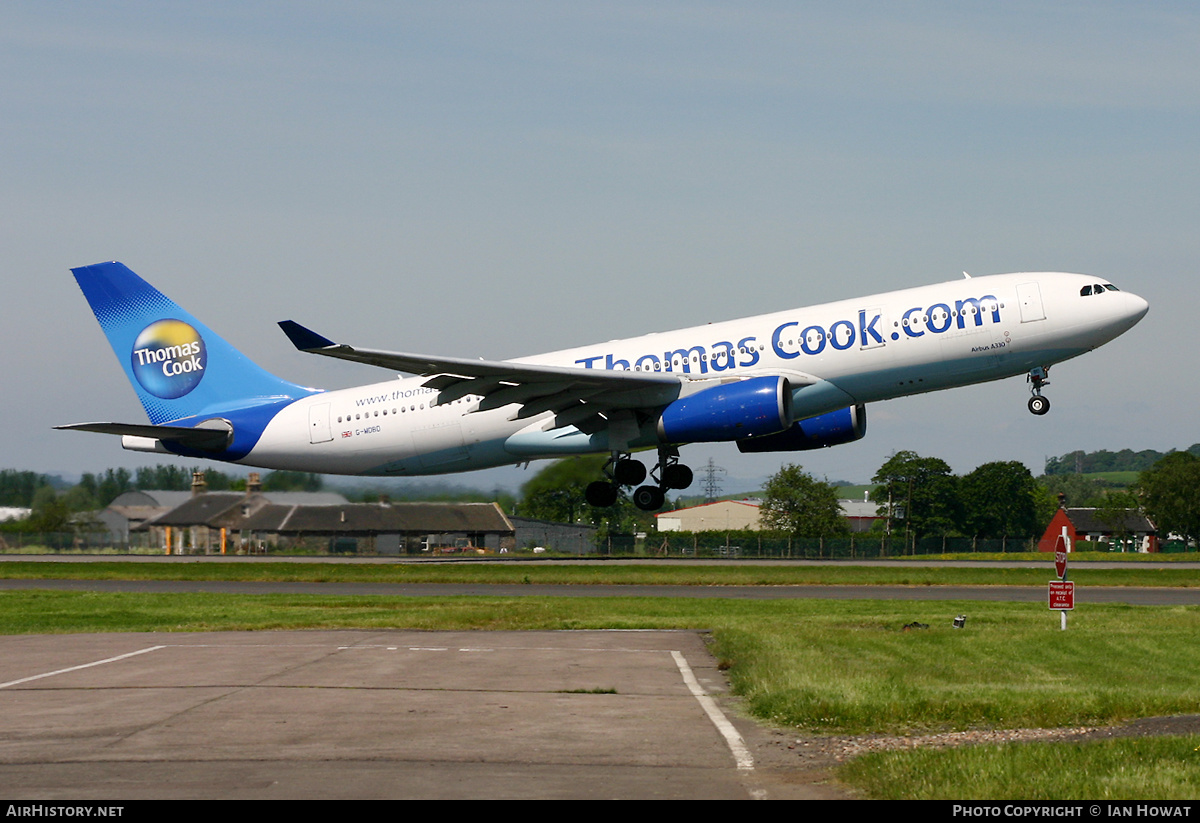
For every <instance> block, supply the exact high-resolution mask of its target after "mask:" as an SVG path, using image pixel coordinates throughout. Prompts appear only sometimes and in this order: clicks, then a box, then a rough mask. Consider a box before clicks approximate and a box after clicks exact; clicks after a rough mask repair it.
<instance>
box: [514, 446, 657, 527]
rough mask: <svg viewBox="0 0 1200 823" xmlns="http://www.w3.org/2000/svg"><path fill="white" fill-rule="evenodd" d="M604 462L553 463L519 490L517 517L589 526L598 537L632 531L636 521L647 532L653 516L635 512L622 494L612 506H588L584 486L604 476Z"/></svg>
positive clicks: (573, 460)
mask: <svg viewBox="0 0 1200 823" xmlns="http://www.w3.org/2000/svg"><path fill="white" fill-rule="evenodd" d="M607 462H608V457H606V456H605V455H589V456H587V457H568V458H565V459H563V460H555V461H554V462H553V463H551V464H550V465H548V466H546V468H544V469H542V470H541V471H539V472H538V473H537V474H536V475H534V476H533V477H532V478H531V479H530V480H529V482H527V483H526V484H525V485H523V486H522V487H521V501H520V503H518V504H517V512H516V513H517V515H518V516H520V517H534V518H537V519H539V520H554V521H557V522H559V523H581V522H582V523H589V524H591V525H593V526H599V527H600V530H601V531H600V535H601V536H604V535H607V534H618V533H628V532H630V531H633V530H634V526H635V524H636V523H637V522H638V520H639V518H640V519H641V520H642V527H643V528H646V527H647V526H649V524H650V523H652V522H653V518H652V516H651V515H649V514H648V513H639V512H637V510H636V509H634V507H633V504H632V503H630V502H629V498H628V497H626V495H625V493H624V492H621V493H620V494H618V495H617V501H616V503H614V504H613V505H612V506H607V507H605V508H597V507H595V506H589V505H588V502H587V497H586V494H585V492H586V489H587V486H588V484H589V483H591V482H593V481H595V480H598V479H600V478H601V477H602V476H603V473H602V470H603V468H604V464H605V463H607Z"/></svg>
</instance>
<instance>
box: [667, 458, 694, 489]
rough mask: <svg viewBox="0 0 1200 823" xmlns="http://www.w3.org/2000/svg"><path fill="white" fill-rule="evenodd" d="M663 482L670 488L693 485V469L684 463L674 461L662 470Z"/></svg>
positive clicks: (684, 487)
mask: <svg viewBox="0 0 1200 823" xmlns="http://www.w3.org/2000/svg"><path fill="white" fill-rule="evenodd" d="M662 484H663V486H665V487H666V488H668V489H686V488H687V487H688V486H690V485H692V470H691V469H689V468H688V467H687V466H685V465H683V464H682V463H672V464H671V465H669V466H667V467H665V468H664V469H663V470H662Z"/></svg>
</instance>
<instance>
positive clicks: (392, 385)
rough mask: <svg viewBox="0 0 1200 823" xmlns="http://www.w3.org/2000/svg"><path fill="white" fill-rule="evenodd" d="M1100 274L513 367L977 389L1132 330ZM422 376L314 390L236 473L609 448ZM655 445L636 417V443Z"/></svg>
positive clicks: (415, 471) (849, 397)
mask: <svg viewBox="0 0 1200 823" xmlns="http://www.w3.org/2000/svg"><path fill="white" fill-rule="evenodd" d="M1101 283H1102V280H1101V279H1100V278H1095V277H1091V276H1087V275H1078V274H1063V273H1036V274H1004V275H992V276H987V277H975V278H969V279H963V280H956V281H952V282H948V283H939V284H936V285H931V286H922V287H918V288H912V289H904V290H901V291H894V292H888V293H884V294H877V295H872V296H870V297H865V298H861V299H858V300H843V301H838V302H835V303H826V304H823V305H819V306H810V307H807V308H799V309H792V310H789V311H783V312H777V313H773V314H766V315H759V316H756V317H748V318H744V319H741V320H731V321H726V322H722V323H713V324H709V325H704V326H697V327H693V328H688V329H680V330H678V331H671V332H663V333H659V334H649V335H645V336H643V337H636V338H630V339H626V340H613V341H610V342H608V343H600V344H596V345H592V346H583V347H580V348H574V349H567V350H564V351H557V352H551V353H548V354H543V355H539V356H536V357H528V358H522V359H520V360H515V361H512V362H513V363H514V364H516V363H526V364H538V365H551V366H573V367H578V368H580V369H608V370H617V371H620V370H634V371H660V372H672V373H674V374H677V375H681V376H683V377H684V378H685V379H684V380H683V383H682V385H681V388H680V395H681V396H682V395H687V394H689V393H692V392H694V391H699V390H701V389H703V388H705V387H707V386H709V385H713V384H715V382H716V381H720V380H722V379H725V380H728V379H729V378H742V377H751V376H757V375H782V376H785V377H788V378H789V379H790V380H791V383H792V385H793V386H794V387H795V389H794V391H793V400H794V406H795V416H796V419H804V418H808V417H812V416H816V415H819V414H824V413H826V412H830V411H834V410H837V409H841V408H845V407H847V406H851V405H855V404H864V403H871V402H876V401H880V400H887V399H890V398H894V397H903V396H905V395H912V394H918V393H922V392H928V391H936V390H938V389H945V388H951V387H954V386H963V385H968V384H972V383H981V382H986V381H989V380H996V379H1000V378H1003V377H1010V376H1013V375H1019V374H1023V373H1026V372H1028V371H1029V370H1030V369H1031V368H1034V367H1037V366H1046V365H1050V364H1053V363H1058V362H1061V361H1063V360H1067V359H1069V358H1072V357H1076V356H1078V355H1080V354H1083V353H1084V352H1087V351H1090V350H1091V349H1094V348H1096V347H1097V346H1100V345H1102V344H1104V343H1106V342H1108V341H1109V340H1112V339H1113V338H1115V337H1117V336H1118V335H1120V334H1121V333H1123V332H1124V331H1126V330H1128V329H1129V328H1130V327H1132V326H1133V325H1134V324H1135V323H1136V322H1137V321H1138V320H1139V319H1141V317H1142V316H1143V315H1144V314H1145V312H1146V308H1147V304H1146V302H1145V301H1144V300H1142V299H1141V298H1140V297H1137V296H1136V295H1133V294H1130V293H1127V292H1120V291H1114V290H1111V289H1097V292H1096V293H1095V294H1091V295H1088V296H1084V295H1082V294H1081V292H1082V291H1083V290H1084V289H1085V287H1092V286H1097V285H1099V284H1101ZM426 380H427V378H425V377H405V378H401V379H398V380H389V381H386V382H382V383H374V384H371V385H367V386H361V387H358V388H352V389H342V390H338V391H329V392H322V393H319V394H315V395H313V396H311V397H306V398H303V399H300V400H297V401H296V402H295V403H293V404H291V405H290V406H288V407H287V408H285V409H283V410H282V411H281V412H280V413H279V414H277V415H276V416H275V418H274V419H273V420H272V421H271V422H270V423H269V424H268V425H267V427H266V429H265V430H264V432H263V435H262V437H261V438H260V440H259V442H258V443H257V444H256V445H255V447H254V448H253V450H252V451H251V452H250V453H249V454H248V455H246V457H244V458H243V459H242V460H240V461H238V462H240V463H243V464H247V465H253V466H261V467H264V468H274V469H295V470H303V471H314V472H322V473H335V474H388V475H420V474H441V473H447V472H456V471H464V470H470V469H481V468H487V467H491V466H498V465H505V464H513V463H518V462H523V461H526V460H530V459H536V458H542V457H554V456H562V455H566V454H580V453H589V452H605V451H608V450H609V443H608V436H607V433H606V432H604V431H601V432H598V433H596V434H591V435H589V434H585V433H583V432H581V431H579V430H577V429H574V428H571V427H568V428H566V429H562V428H559V429H549V427H548V424H547V419H548V418H549V417H551V416H552V415H551V414H550V413H549V412H547V413H544V414H542V415H538V416H535V417H531V418H525V419H516V420H514V419H511V418H513V417H514V409H515V408H516V406H506V407H501V408H497V409H491V410H487V411H477V408H478V399H479V398H477V397H474V396H467V397H464V398H461V399H459V400H455V401H452V402H448V403H443V404H439V403H438V402H437V398H438V392H437V391H436V390H434V389H429V388H424V387H423V385H422V384H423V383H425V382H426ZM656 444H657V439H656V434H655V431H654V428H653V421H648V422H646V423H645V424H644V425H643V426H642V429H641V434H640V435H639V437H638V438H637V439H636V440H635V441H633V442H631V443H630V445H631V446H632V447H633V448H649V447H653V446H654V445H656Z"/></svg>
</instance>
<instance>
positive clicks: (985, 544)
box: [645, 532, 1037, 560]
mask: <svg viewBox="0 0 1200 823" xmlns="http://www.w3.org/2000/svg"><path fill="white" fill-rule="evenodd" d="M1036 548H1037V539H1036V538H1027V537H1021V538H1007V537H1005V538H1000V539H998V540H989V539H979V538H972V537H924V538H921V539H919V540H910V541H907V542H906V541H905V539H904V537H903V536H898V537H892V538H888V537H885V536H879V535H867V534H863V535H854V536H851V537H811V538H807V537H804V538H802V537H789V536H787V535H779V534H771V533H769V532H692V533H686V532H667V533H660V534H657V535H653V536H647V539H646V547H645V554H647V555H650V556H658V557H727V558H738V557H745V558H795V559H814V560H816V559H837V558H844V559H854V558H863V559H869V558H886V557H910V556H916V555H927V554H966V553H1008V552H1029V551H1034V550H1036Z"/></svg>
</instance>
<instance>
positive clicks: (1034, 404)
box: [1029, 394, 1050, 415]
mask: <svg viewBox="0 0 1200 823" xmlns="http://www.w3.org/2000/svg"><path fill="white" fill-rule="evenodd" d="M1029 410H1030V411H1031V412H1033V413H1034V414H1037V415H1043V414H1045V413H1046V412H1048V411H1050V401H1049V400H1048V399H1046V398H1045V397H1042V396H1041V395H1040V394H1035V395H1034V396H1033V397H1031V398H1029Z"/></svg>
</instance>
